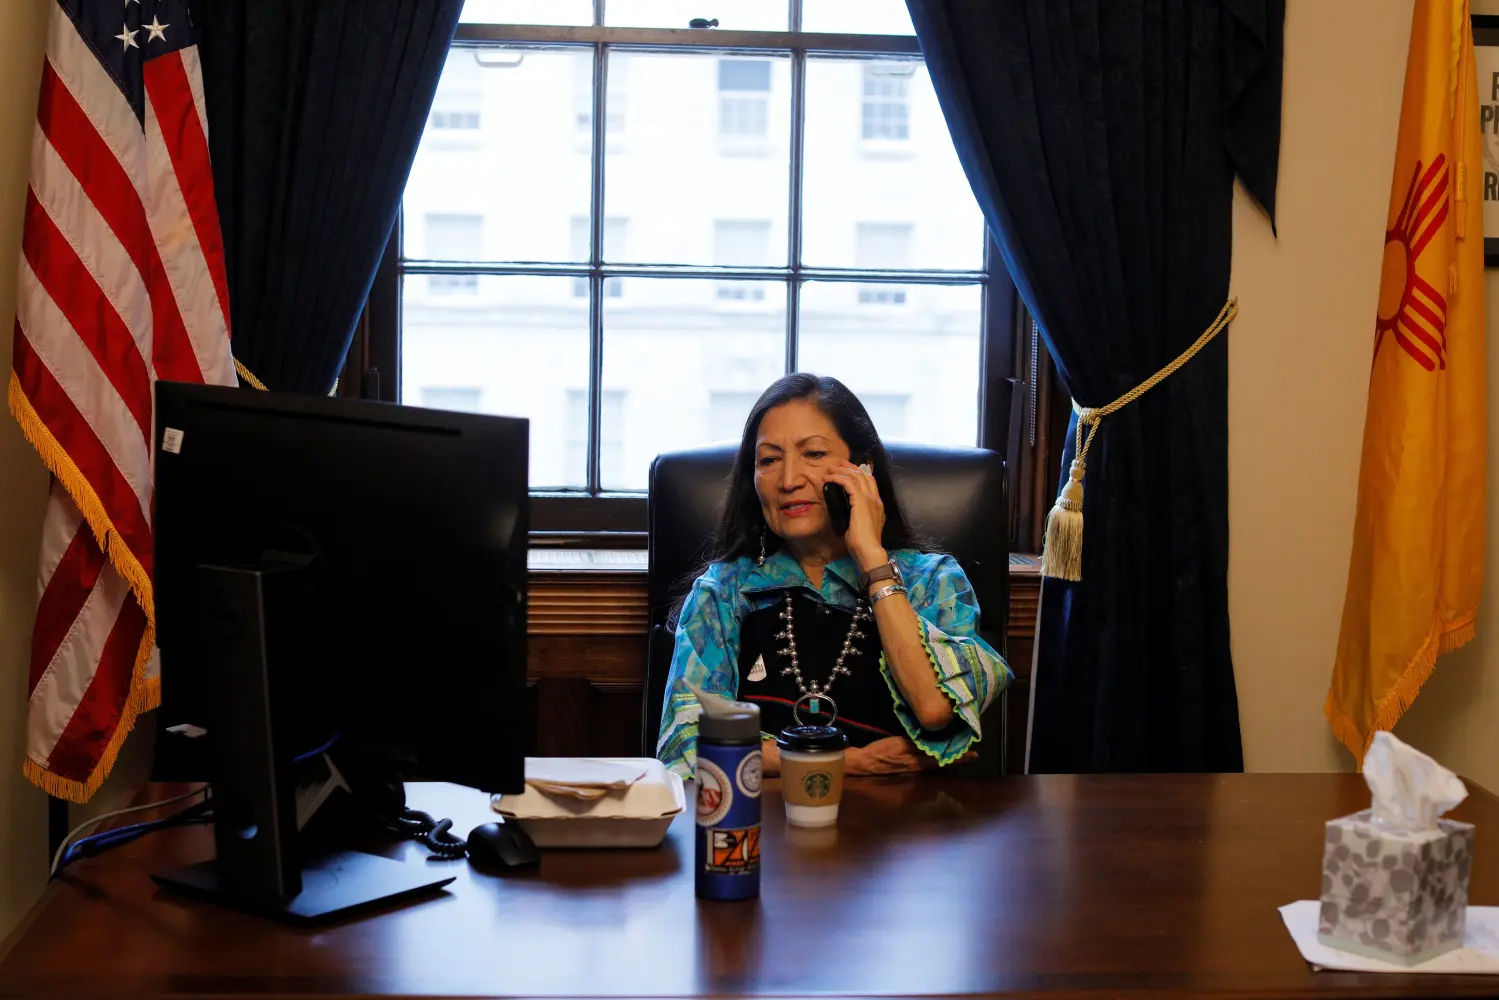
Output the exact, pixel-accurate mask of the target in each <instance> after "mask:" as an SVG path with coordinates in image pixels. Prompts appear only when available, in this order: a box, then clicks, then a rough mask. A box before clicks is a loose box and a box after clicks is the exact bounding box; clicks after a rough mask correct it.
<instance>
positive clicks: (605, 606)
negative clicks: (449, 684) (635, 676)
mask: <svg viewBox="0 0 1499 1000" xmlns="http://www.w3.org/2000/svg"><path fill="white" fill-rule="evenodd" d="M527 565H528V568H529V571H530V572H529V576H530V601H529V603H528V606H527V627H526V631H527V633H528V634H530V635H573V636H603V635H615V636H642V637H643V636H644V635H645V634H646V633H647V632H648V631H649V630H650V610H649V602H650V596H649V591H648V590H647V588H646V570H647V559H646V551H645V550H644V549H641V548H627V549H600V548H586V549H584V548H556V547H533V548H532V549H531V550H530V552H529V553H528V554H527ZM1040 603H1041V560H1040V558H1039V557H1037V556H1033V555H1023V554H1018V553H1017V554H1013V555H1011V556H1010V614H1009V623H1008V628H1007V630H1006V631H1007V635H1008V639H1009V641H1010V657H1009V658H1010V660H1011V665H1012V666H1013V667H1014V668H1015V670H1016V672H1017V673H1021V674H1022V675H1028V674H1029V673H1030V648H1031V647H1030V643H1031V641H1032V639H1033V637H1034V635H1035V632H1036V615H1037V612H1038V610H1039V608H1040Z"/></svg>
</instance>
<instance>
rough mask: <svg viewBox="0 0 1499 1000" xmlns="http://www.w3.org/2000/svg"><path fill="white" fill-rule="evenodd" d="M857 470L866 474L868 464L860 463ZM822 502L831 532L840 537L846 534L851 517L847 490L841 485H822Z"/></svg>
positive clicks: (833, 483) (851, 512)
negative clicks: (861, 470) (830, 524)
mask: <svg viewBox="0 0 1499 1000" xmlns="http://www.w3.org/2000/svg"><path fill="white" fill-rule="evenodd" d="M859 468H861V469H863V470H864V471H865V472H868V471H869V464H868V463H867V462H865V463H860V465H859ZM822 502H823V503H824V504H825V505H826V506H827V508H828V520H829V521H830V522H832V525H833V531H835V532H837V533H838V535H840V536H842V535H846V534H848V521H849V518H850V517H852V516H853V510H852V508H851V507H850V506H849V502H848V490H845V489H844V488H843V485H842V484H841V483H836V482H832V483H823V484H822Z"/></svg>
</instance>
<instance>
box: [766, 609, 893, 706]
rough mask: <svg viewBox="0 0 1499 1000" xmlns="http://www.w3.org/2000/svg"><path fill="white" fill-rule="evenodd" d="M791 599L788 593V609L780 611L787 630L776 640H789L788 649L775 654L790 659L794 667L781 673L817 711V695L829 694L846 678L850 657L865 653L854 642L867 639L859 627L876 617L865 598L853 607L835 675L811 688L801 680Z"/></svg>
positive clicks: (812, 685) (811, 685)
mask: <svg viewBox="0 0 1499 1000" xmlns="http://www.w3.org/2000/svg"><path fill="white" fill-rule="evenodd" d="M791 596H792V595H791V594H790V593H789V592H788V593H787V594H786V608H785V610H784V611H782V612H781V621H783V622H785V623H786V627H785V629H784V630H782V631H780V632H777V633H776V638H777V639H784V640H786V646H785V648H783V649H779V650H777V651H776V652H778V653H780V654H781V656H782V657H784V658H787V659H789V660H790V664H791V665H790V666H788V667H786V668H785V669H784V670H782V671H781V675H782V676H783V677H784V676H786V675H788V674H789V675H790V676H791V678H792V679H793V680H795V681H796V686H797V687H798V688H799V689H801V693H802V694H803V695H804V696H807V695H810V696H811V698H812V703H811V705H810V706H809V707H810V708H811V710H812V711H813V712H816V711H817V708H818V704H817V696H818V695H825V694H827V693H828V691H829V689H831V688H832V686H833V682H834V681H836V680H837V679H838V677H839V675H845V676H846V675H847V674H848V673H849V669H848V666H847V663H848V658H849V657H850V656H858V655H859V654H860V653H861V652H863V651H862V650H860V649H857V648H856V647H855V646H854V642H855V640H858V639H862V638H864V633H863V632H861V631H860V630H859V626H860V625H862V624H863V623H864V622H867V621H868V620H869V619H870V618H872V617H873V615H871V614H870V613H869V608H868V607H867V606H866V604H865V601H864V598H862V597H861V598H859V602H858V604H856V605H855V606H854V618H853V621H851V622H849V623H848V635H846V636H844V638H843V650H842V652H840V653H839V654H838V662H837V663H834V664H833V672H832V673H830V674H828V679H827V680H826V681H824V682H822V683H818V682H817V681H813V682H812V683H811V684H810V685H809V684H808V683H807V682H806V680H805V679H804V678H803V677H802V668H801V661H800V660H799V659H798V658H797V655H796V622H795V621H794V620H793V618H792V613H791V605H792V601H791Z"/></svg>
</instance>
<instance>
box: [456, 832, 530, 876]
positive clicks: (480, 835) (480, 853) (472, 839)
mask: <svg viewBox="0 0 1499 1000" xmlns="http://www.w3.org/2000/svg"><path fill="white" fill-rule="evenodd" d="M468 861H469V864H471V865H473V866H474V867H475V868H480V869H488V870H491V871H503V870H508V869H512V868H534V867H536V866H537V865H539V864H541V852H540V851H538V850H537V849H536V845H535V844H534V843H532V842H531V838H530V836H528V835H527V834H526V831H525V830H522V829H521V828H520V824H519V823H485V824H484V825H483V826H476V827H474V829H473V832H471V833H470V834H469V835H468Z"/></svg>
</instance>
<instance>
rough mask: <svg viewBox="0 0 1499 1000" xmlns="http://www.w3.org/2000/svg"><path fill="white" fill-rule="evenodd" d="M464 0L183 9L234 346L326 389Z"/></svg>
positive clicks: (307, 385)
mask: <svg viewBox="0 0 1499 1000" xmlns="http://www.w3.org/2000/svg"><path fill="white" fill-rule="evenodd" d="M462 7H463V0H416V2H413V0H207V2H203V3H200V4H198V5H197V8H196V9H195V11H194V16H195V19H196V20H198V21H199V22H200V24H201V27H202V41H201V43H200V51H201V54H202V60H203V89H204V92H205V95H204V96H205V100H206V102H207V105H208V139H209V149H210V153H211V155H212V157H213V179H214V186H215V190H216V192H217V195H218V206H219V221H220V224H221V225H222V227H223V231H224V252H225V256H226V258H227V261H226V263H227V267H228V271H229V309H230V317H229V322H230V335H231V337H232V340H233V344H234V353H235V356H236V357H237V358H238V359H239V360H240V361H241V362H243V363H244V364H245V366H246V367H247V368H249V370H250V371H251V372H252V373H254V374H255V375H256V376H257V377H258V378H260V380H261V381H263V382H264V383H265V384H266V386H267V387H269V388H271V389H275V390H285V391H295V392H327V391H328V389H329V388H330V387H331V386H332V384H333V381H334V379H335V378H336V377H337V375H338V372H339V369H340V368H341V367H342V364H343V358H344V355H345V353H346V352H347V351H348V348H349V340H350V338H351V337H352V336H353V332H354V328H355V325H356V324H357V322H358V319H359V314H360V310H361V309H362V308H363V305H364V300H365V297H366V295H367V294H368V293H369V288H370V283H371V281H372V280H373V278H374V274H375V268H376V266H377V265H378V264H379V261H380V255H381V253H382V252H383V251H384V249H385V243H386V240H387V238H388V237H389V234H390V229H391V225H392V223H393V222H394V220H395V216H396V211H397V209H398V208H399V206H400V200H401V191H402V189H403V188H404V187H405V185H406V175H407V173H408V172H409V171H410V169H411V160H412V157H413V156H414V155H415V154H416V147H417V143H418V142H419V141H420V140H421V136H422V129H423V127H424V126H425V124H426V119H427V110H428V108H429V107H430V106H431V103H432V95H433V92H434V91H435V90H436V89H437V80H438V77H439V76H440V75H441V74H442V67H443V61H444V60H445V59H446V58H447V52H448V43H449V41H451V40H452V37H453V30H454V28H455V27H456V25H457V23H458V14H459V12H460V10H461V9H462Z"/></svg>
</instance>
